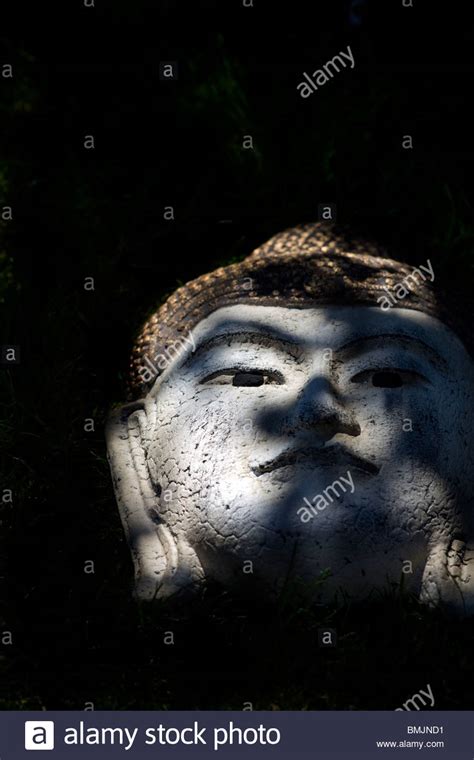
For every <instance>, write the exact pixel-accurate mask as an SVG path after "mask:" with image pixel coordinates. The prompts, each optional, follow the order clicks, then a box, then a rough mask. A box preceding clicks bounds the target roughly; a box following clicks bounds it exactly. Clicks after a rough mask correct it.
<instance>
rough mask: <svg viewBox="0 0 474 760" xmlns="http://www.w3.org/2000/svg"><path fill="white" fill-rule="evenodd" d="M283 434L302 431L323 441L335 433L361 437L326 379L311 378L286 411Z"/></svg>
mask: <svg viewBox="0 0 474 760" xmlns="http://www.w3.org/2000/svg"><path fill="white" fill-rule="evenodd" d="M283 426H284V429H285V431H286V432H290V431H291V432H296V431H298V430H301V429H304V430H307V431H308V432H311V433H315V434H317V435H318V436H320V437H321V438H322V439H323V440H328V439H330V438H332V437H333V436H334V435H336V434H337V433H345V434H346V435H351V436H356V435H360V425H359V424H358V423H357V422H356V420H355V418H354V415H353V414H352V413H351V412H350V411H349V410H348V409H346V407H345V406H344V403H343V401H342V399H341V398H340V396H339V394H338V392H337V390H336V389H335V388H334V386H333V384H332V383H331V381H330V380H329V379H327V378H325V377H313V378H312V379H311V380H309V381H308V382H307V383H306V384H305V386H304V387H303V388H302V389H301V391H300V392H299V393H298V395H297V397H296V399H295V401H294V403H293V404H292V405H291V406H290V407H288V409H287V412H286V414H285V418H284V420H283Z"/></svg>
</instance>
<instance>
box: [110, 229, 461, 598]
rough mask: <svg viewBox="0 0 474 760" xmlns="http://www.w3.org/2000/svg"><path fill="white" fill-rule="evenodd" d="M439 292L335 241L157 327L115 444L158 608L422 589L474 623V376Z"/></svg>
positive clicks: (178, 296)
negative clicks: (208, 596) (209, 598)
mask: <svg viewBox="0 0 474 760" xmlns="http://www.w3.org/2000/svg"><path fill="white" fill-rule="evenodd" d="M435 280H436V273H435V270H434V267H433V265H432V263H431V261H430V259H425V260H424V261H423V260H421V261H420V262H419V264H417V265H416V266H413V265H408V264H404V263H400V262H398V261H394V260H393V259H391V258H388V257H387V254H386V252H385V251H384V250H383V249H382V248H380V247H379V246H377V245H375V244H373V243H369V242H367V241H363V240H360V239H354V237H353V236H352V235H351V234H350V233H348V232H347V231H344V232H342V231H341V230H338V229H337V228H335V227H334V226H332V225H329V226H328V225H325V224H320V223H316V224H308V225H302V226H299V227H295V228H293V229H289V230H287V231H285V232H282V233H280V234H277V235H275V236H274V237H273V238H271V239H270V240H269V241H268V242H267V243H265V244H264V245H262V246H261V247H259V248H257V249H256V250H255V251H254V252H253V253H252V254H251V255H250V256H249V257H248V258H246V259H245V260H244V261H242V262H240V263H237V264H232V265H229V266H226V267H223V268H220V269H217V270H216V271H214V272H212V273H211V274H207V275H204V276H202V277H199V278H198V279H196V280H194V281H192V282H189V283H188V284H186V285H184V286H183V287H181V288H179V289H178V290H177V291H176V292H175V293H174V294H173V295H172V296H171V297H170V298H168V300H167V301H166V302H165V303H164V304H163V305H162V306H161V307H160V308H159V309H158V310H157V311H156V312H155V313H153V314H152V315H151V317H150V318H149V319H148V320H147V322H146V324H145V325H144V326H143V328H142V330H141V332H140V334H139V337H138V339H137V341H136V344H135V347H134V349H133V354H132V360H131V367H130V399H131V400H130V401H129V403H126V404H125V405H123V406H121V407H119V408H115V409H114V410H112V412H111V415H110V418H109V422H108V426H107V447H108V456H109V461H110V467H111V471H112V476H113V482H114V488H115V494H116V498H117V502H118V506H119V510H120V514H121V519H122V523H123V526H124V529H125V531H126V535H127V539H128V542H129V545H130V549H131V553H132V556H133V560H134V565H135V591H136V595H137V596H138V597H139V598H141V599H149V600H151V599H155V598H161V599H164V598H167V597H170V596H174V595H184V596H187V595H188V594H189V593H191V592H193V591H197V590H199V589H200V588H202V586H203V584H206V583H207V582H208V581H216V582H218V583H220V584H223V585H224V586H225V587H226V588H231V589H238V590H240V591H242V590H243V591H244V593H247V592H248V593H252V594H261V595H265V598H266V599H271V598H273V597H276V596H278V593H279V592H280V591H281V589H282V588H283V586H284V584H285V583H287V582H288V580H289V579H297V580H298V583H301V584H303V587H305V588H307V589H308V595H309V597H311V598H313V596H312V595H314V593H315V589H316V588H318V589H319V592H318V593H320V594H322V597H321V598H322V599H323V600H324V599H329V598H332V596H333V595H334V594H335V593H336V592H338V591H339V590H342V591H343V592H344V593H345V594H347V595H348V596H350V597H351V598H354V599H364V598H366V597H367V596H368V595H370V594H372V593H373V592H374V591H377V589H382V588H385V587H386V586H387V583H389V584H390V583H399V582H400V581H401V579H402V578H403V580H404V584H405V587H407V588H409V589H410V590H411V591H413V593H414V594H416V595H417V596H418V598H419V599H420V600H422V601H425V602H427V603H430V604H438V603H441V604H443V605H446V606H448V607H450V608H453V609H457V610H462V611H464V612H466V611H467V612H472V611H474V580H472V579H471V576H474V542H473V508H474V478H473V473H474V466H473V465H474V462H473V459H474V446H473V436H474V403H473V402H474V363H473V359H472V356H471V350H472V349H471V346H470V345H469V332H468V331H467V330H466V329H465V327H464V323H463V322H462V316H460V315H458V313H457V308H456V305H453V304H450V303H449V302H448V301H447V299H446V298H445V297H444V296H442V295H441V291H440V290H439V289H438V283H437V282H436V281H435ZM328 571H329V572H328ZM322 574H326V575H328V576H329V577H327V578H326V580H325V581H324V583H322V584H321V583H320V582H319V583H318V581H320V579H321V577H322Z"/></svg>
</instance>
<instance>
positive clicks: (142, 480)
mask: <svg viewBox="0 0 474 760" xmlns="http://www.w3.org/2000/svg"><path fill="white" fill-rule="evenodd" d="M145 420H146V412H145V409H144V402H143V401H137V402H133V403H131V404H125V405H124V406H121V407H117V408H115V409H113V410H112V412H111V414H110V416H109V419H108V421H107V426H106V440H107V456H108V460H109V464H110V469H111V472H112V479H113V485H114V491H115V497H116V499H117V504H118V508H119V512H120V517H121V520H122V525H123V527H124V530H125V534H126V537H127V540H128V543H129V546H130V551H131V553H132V558H133V563H134V568H135V595H136V597H137V598H138V599H142V600H148V601H151V600H153V599H164V598H167V597H170V596H174V595H176V594H187V593H189V592H190V591H192V590H195V589H196V587H198V586H199V584H200V583H201V582H202V580H203V578H204V573H203V570H202V566H201V564H200V562H199V560H198V558H197V555H196V553H195V552H194V550H193V549H192V548H191V546H190V545H189V544H188V542H187V541H186V540H185V539H184V537H182V536H176V535H173V533H172V532H171V530H170V528H169V527H168V526H167V525H166V524H165V523H164V522H161V521H160V517H159V503H158V502H159V496H158V494H157V493H156V491H155V489H154V487H153V484H152V482H151V479H150V476H149V472H148V466H147V462H146V452H145V446H144V441H143V436H142V429H143V427H144V422H145Z"/></svg>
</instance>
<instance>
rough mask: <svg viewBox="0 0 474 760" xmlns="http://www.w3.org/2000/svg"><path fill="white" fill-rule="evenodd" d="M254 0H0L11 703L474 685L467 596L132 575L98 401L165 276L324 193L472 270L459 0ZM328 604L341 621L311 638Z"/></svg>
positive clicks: (467, 82)
mask: <svg viewBox="0 0 474 760" xmlns="http://www.w3.org/2000/svg"><path fill="white" fill-rule="evenodd" d="M254 3H255V7H253V8H245V7H243V6H242V0H225V1H224V0H222V1H221V2H219V3H217V2H216V3H212V2H200V3H199V4H197V3H191V2H189V3H184V2H171V0H170V1H168V2H146V1H145V0H134V2H133V3H132V2H128V1H127V2H125V0H114V2H106V1H105V0H96V7H94V8H85V7H83V4H82V0H74V1H73V0H69V1H68V2H67V3H63V4H62V7H61V8H55V7H54V6H52V5H50V4H47V5H45V4H42V3H37V4H35V7H34V8H32V7H28V5H26V4H24V5H22V3H21V2H20V3H16V4H15V13H16V16H15V17H13V9H8V12H7V11H6V10H5V14H4V12H3V11H2V31H1V37H0V42H1V46H2V50H1V57H0V64H3V63H9V64H11V65H12V66H13V71H14V77H13V79H4V78H2V77H0V108H1V133H2V159H1V163H0V206H3V205H8V206H11V207H12V209H13V220H12V221H4V222H2V225H1V230H0V232H1V240H0V268H1V273H0V303H1V306H2V312H1V320H0V324H1V342H2V344H14V345H19V346H20V347H21V362H20V364H19V365H17V366H14V367H10V368H8V369H7V368H2V369H0V383H1V409H0V444H1V452H2V453H1V466H2V468H1V469H2V475H1V481H0V496H1V493H2V491H3V489H4V488H7V489H12V491H13V504H8V503H7V504H3V505H1V504H0V506H1V507H2V515H1V521H2V525H1V528H2V531H3V539H2V543H1V572H2V580H1V581H0V582H1V583H3V588H4V591H3V593H2V599H3V601H2V610H1V618H0V631H2V630H3V631H5V630H7V631H11V632H12V636H13V644H12V645H1V644H0V656H1V657H2V666H3V676H2V681H1V686H0V692H1V694H0V696H1V703H0V704H1V706H2V707H3V708H4V709H9V708H10V709H11V708H20V709H21V708H25V709H27V708H28V709H32V708H38V707H39V708H41V707H45V708H48V709H52V708H66V709H67V708H79V709H81V708H82V707H83V705H84V704H85V703H86V702H93V703H94V705H95V708H96V709H105V708H108V709H114V708H116V709H125V708H130V709H131V708H153V707H156V708H165V709H166V708H177V709H180V708H193V707H201V708H206V707H208V708H220V707H222V708H233V709H239V708H240V707H242V706H243V703H244V702H251V703H252V704H253V707H254V709H257V708H261V709H272V708H273V709H278V708H281V709H284V708H286V709H307V708H313V709H324V708H331V709H352V708H355V709H395V707H397V706H399V705H401V704H402V703H403V702H405V701H406V700H407V699H408V698H409V697H411V696H412V695H413V694H415V693H417V692H419V690H420V689H423V688H425V687H426V684H427V683H430V684H431V687H432V689H433V692H434V694H435V698H436V705H435V706H436V709H443V708H451V709H454V708H457V709H468V708H469V709H473V708H474V687H473V685H472V684H473V683H474V678H473V676H474V663H473V656H472V651H473V644H474V628H473V625H472V623H471V622H458V621H452V620H446V619H444V617H443V615H442V614H441V613H440V612H436V611H435V612H429V611H426V610H423V609H421V608H419V607H418V605H417V604H416V603H415V602H414V600H412V599H410V598H409V597H407V596H406V595H405V594H404V592H403V588H402V589H390V588H388V589H387V594H386V595H384V596H383V597H382V598H380V599H378V600H375V601H374V603H373V605H372V606H371V607H370V609H369V608H367V609H365V608H364V609H360V608H359V609H353V608H352V606H351V605H350V604H349V603H348V602H346V603H345V604H343V605H342V607H340V608H338V609H327V610H320V609H316V610H306V609H304V608H302V607H301V606H300V605H299V603H298V594H297V590H295V589H288V590H287V593H285V595H284V596H283V597H282V600H281V603H280V604H279V605H278V608H277V609H276V610H275V609H267V608H266V607H265V605H264V603H262V605H259V609H258V610H255V609H249V606H248V605H246V604H245V603H244V602H243V601H241V600H240V601H239V600H232V599H229V598H228V597H227V595H226V593H225V592H224V591H222V590H220V589H214V590H211V591H210V592H209V594H208V595H207V596H206V598H205V599H203V600H202V604H201V606H200V608H199V610H198V611H197V612H196V611H195V612H194V614H193V616H192V617H191V619H189V620H187V621H182V620H180V619H179V616H178V615H176V616H174V615H173V613H172V612H171V611H169V610H159V609H158V610H150V609H148V608H147V607H143V606H142V605H138V604H136V603H135V602H133V600H132V599H131V596H130V591H131V581H132V565H131V561H130V558H129V554H128V548H127V546H126V544H125V541H124V538H123V535H122V528H121V525H120V520H119V516H118V512H117V509H116V506H115V503H114V499H113V493H112V488H111V483H110V478H109V473H108V466H107V462H106V457H105V446H104V438H103V424H104V420H105V417H106V413H107V409H108V408H109V406H110V405H111V404H112V403H114V402H117V401H120V400H123V399H124V398H125V391H124V381H125V377H126V369H127V363H128V356H129V351H130V347H131V344H132V341H133V337H134V335H135V334H136V332H137V330H138V328H139V327H140V324H141V323H142V321H143V319H144V318H145V317H146V315H147V314H148V313H149V312H150V311H151V310H152V309H153V308H154V307H156V305H157V304H158V303H159V302H160V301H161V300H162V299H163V298H164V297H165V296H166V294H169V293H170V292H171V291H172V290H173V289H174V288H175V287H176V286H177V285H178V284H179V283H181V282H185V281H187V280H189V279H191V278H192V277H194V276H196V275H198V274H200V273H203V272H206V271H209V270H210V269H212V268H214V267H216V266H217V265H220V264H223V263H228V262H231V261H233V260H237V259H240V258H242V257H243V256H245V255H247V254H248V253H249V252H250V251H251V250H252V249H253V248H254V247H255V246H256V245H257V244H260V243H261V242H263V241H264V240H265V239H267V238H268V237H269V236H270V235H272V234H274V233H275V232H277V231H279V230H282V229H284V228H285V227H287V226H290V225H292V224H296V223H301V222H308V221H314V220H315V219H316V218H317V208H318V204H320V203H326V202H332V203H335V204H336V206H337V216H338V221H340V222H343V223H348V224H351V225H356V226H357V227H359V228H361V230H362V231H366V232H369V233H370V234H372V235H373V236H376V237H378V238H379V239H380V240H381V241H382V242H383V243H385V244H386V245H389V246H390V247H391V249H392V250H393V251H396V252H397V255H399V256H402V257H403V258H405V259H406V260H407V261H409V262H411V263H413V264H419V263H422V262H426V258H427V255H428V254H427V252H429V255H430V256H431V259H432V261H433V264H434V266H435V271H436V277H437V282H438V283H439V284H440V285H441V286H442V287H443V288H447V289H450V290H451V291H452V292H455V293H458V292H459V296H460V298H463V299H465V298H467V299H468V300H469V299H470V294H471V288H472V287H473V284H474V270H473V240H474V227H473V224H472V203H473V182H472V173H473V169H474V148H473V143H472V135H473V113H472V107H471V105H472V96H473V71H474V60H473V52H472V51H473V46H474V19H473V17H472V15H467V10H466V7H465V4H464V3H462V2H458V3H456V2H450V3H449V5H446V4H444V3H443V4H440V5H439V7H437V8H433V5H435V4H434V3H429V2H421V1H420V0H414V6H415V7H413V8H410V7H403V5H402V0H384V1H383V2H382V1H381V0H367V1H366V2H364V1H361V2H350V1H349V0H347V1H343V0H340V1H336V0H331V2H314V3H302V2H291V3H285V4H282V5H281V7H275V6H274V4H273V3H271V2H263V1H262V0H254ZM348 44H350V45H351V48H352V52H353V54H354V57H355V68H354V69H352V70H351V69H346V70H344V71H342V72H341V73H339V74H338V75H336V76H335V77H334V79H333V80H331V81H330V82H328V83H327V84H326V85H324V86H323V87H321V88H320V89H319V90H318V91H317V92H316V93H313V95H311V96H310V97H309V98H307V99H303V98H301V97H300V95H299V93H298V91H297V90H296V85H297V84H298V83H299V82H300V81H301V80H302V73H303V71H308V72H312V71H314V70H315V69H316V68H319V67H320V66H322V65H323V64H324V63H325V62H326V61H327V60H328V59H330V58H332V57H333V56H334V55H336V54H337V53H338V52H339V51H340V50H346V49H347V45H348ZM160 61H176V62H178V79H177V80H176V81H160V77H159V62H160ZM0 68H1V67H0ZM91 134H92V135H94V139H95V149H94V150H85V149H84V136H85V135H91ZM244 135H252V137H253V143H254V150H253V151H252V150H245V149H243V148H242V141H243V136H244ZM404 135H411V136H412V137H413V145H414V147H413V150H404V149H402V139H403V136H404ZM165 206H173V207H174V216H175V220H174V221H165V220H164V218H163V213H164V207H165ZM86 277H93V278H94V281H95V290H94V291H85V290H84V280H85V278H86ZM86 418H93V419H94V423H95V431H93V432H85V430H84V425H85V420H86ZM88 560H93V561H94V563H95V573H94V574H86V573H85V572H84V564H85V562H86V561H88ZM324 625H329V626H330V627H333V628H334V629H335V630H336V631H337V634H338V645H337V647H336V648H334V649H324V648H321V647H319V646H318V630H319V629H320V628H321V626H324ZM170 630H173V631H174V633H175V644H174V645H171V646H170V645H166V644H164V643H163V639H164V632H165V631H170Z"/></svg>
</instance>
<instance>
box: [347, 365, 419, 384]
mask: <svg viewBox="0 0 474 760" xmlns="http://www.w3.org/2000/svg"><path fill="white" fill-rule="evenodd" d="M422 380H425V378H424V377H423V376H422V375H420V374H419V373H418V372H413V371H411V370H404V369H403V370H402V369H379V370H373V369H371V370H364V372H359V373H358V374H357V375H355V376H354V377H353V378H352V379H351V382H353V383H364V384H365V385H372V386H374V387H375V388H401V387H402V386H404V385H414V384H415V383H416V382H419V381H422Z"/></svg>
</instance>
